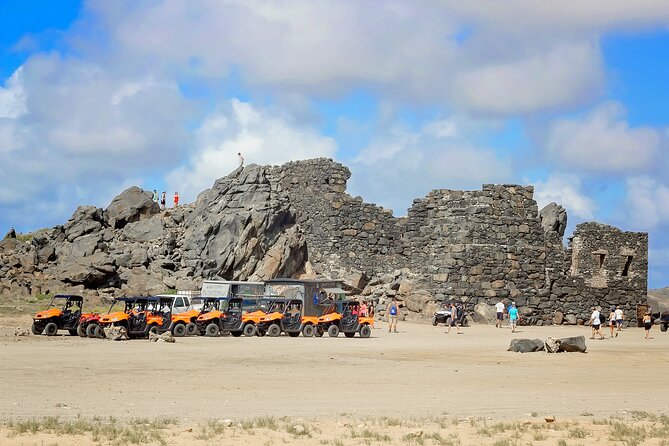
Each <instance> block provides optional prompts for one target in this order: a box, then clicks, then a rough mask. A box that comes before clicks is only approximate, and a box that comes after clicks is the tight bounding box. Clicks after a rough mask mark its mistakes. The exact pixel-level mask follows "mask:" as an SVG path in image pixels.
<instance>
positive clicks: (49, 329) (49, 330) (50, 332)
mask: <svg viewBox="0 0 669 446" xmlns="http://www.w3.org/2000/svg"><path fill="white" fill-rule="evenodd" d="M44 333H45V334H46V335H47V336H56V335H57V334H58V325H56V324H55V323H53V322H49V323H48V324H46V327H44Z"/></svg>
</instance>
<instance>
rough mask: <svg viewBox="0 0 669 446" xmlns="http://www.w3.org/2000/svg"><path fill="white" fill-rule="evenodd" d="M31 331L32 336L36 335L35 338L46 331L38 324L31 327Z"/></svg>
mask: <svg viewBox="0 0 669 446" xmlns="http://www.w3.org/2000/svg"><path fill="white" fill-rule="evenodd" d="M30 331H31V332H32V334H34V335H35V336H39V335H41V334H42V332H43V331H44V329H43V328H41V327H40V326H38V325H37V324H36V323H34V322H33V324H32V325H31V326H30Z"/></svg>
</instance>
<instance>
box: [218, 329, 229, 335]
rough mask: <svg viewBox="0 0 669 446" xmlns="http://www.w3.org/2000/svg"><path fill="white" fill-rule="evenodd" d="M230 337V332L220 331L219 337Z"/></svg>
mask: <svg viewBox="0 0 669 446" xmlns="http://www.w3.org/2000/svg"><path fill="white" fill-rule="evenodd" d="M228 335H230V330H221V333H220V336H228Z"/></svg>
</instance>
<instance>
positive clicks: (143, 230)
mask: <svg viewBox="0 0 669 446" xmlns="http://www.w3.org/2000/svg"><path fill="white" fill-rule="evenodd" d="M123 235H124V236H125V237H126V238H127V239H128V240H130V241H133V242H140V243H141V242H153V241H155V240H159V239H162V238H163V237H164V236H165V228H164V226H163V222H162V220H161V219H157V218H150V219H145V220H141V221H137V222H133V223H128V224H127V225H125V227H124V228H123Z"/></svg>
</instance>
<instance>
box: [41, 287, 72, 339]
mask: <svg viewBox="0 0 669 446" xmlns="http://www.w3.org/2000/svg"><path fill="white" fill-rule="evenodd" d="M83 308H84V298H83V297H81V296H74V295H70V294H56V295H55V296H53V297H52V298H51V301H50V302H49V306H48V307H47V309H46V310H44V311H40V312H39V313H37V314H36V315H35V317H34V318H33V323H32V326H31V328H30V329H31V331H32V333H33V334H34V335H40V334H42V333H44V334H46V335H47V336H55V335H56V334H58V330H67V331H68V332H69V333H70V334H71V335H72V336H77V327H78V326H79V318H80V317H81V315H82V312H83Z"/></svg>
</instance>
